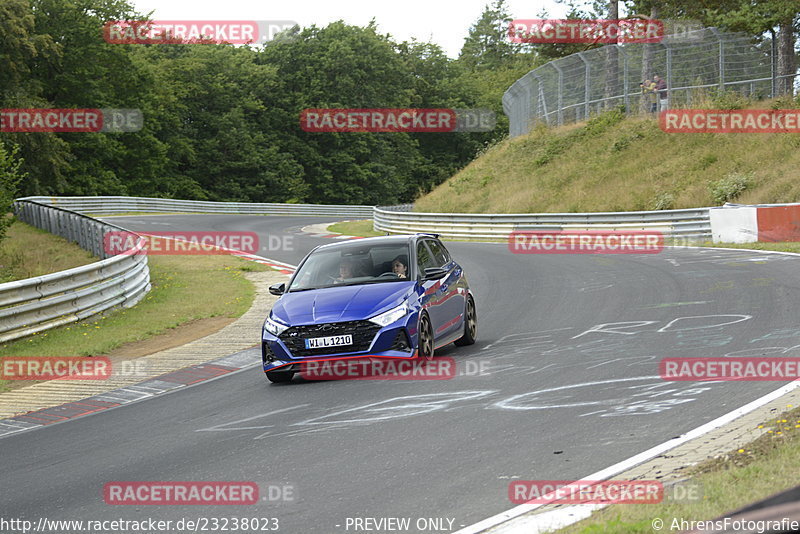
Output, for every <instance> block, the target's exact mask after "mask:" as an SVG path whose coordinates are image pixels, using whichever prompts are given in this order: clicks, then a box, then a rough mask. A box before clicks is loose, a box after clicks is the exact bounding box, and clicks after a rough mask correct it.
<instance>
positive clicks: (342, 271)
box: [333, 260, 355, 282]
mask: <svg viewBox="0 0 800 534" xmlns="http://www.w3.org/2000/svg"><path fill="white" fill-rule="evenodd" d="M354 277H355V266H354V265H353V261H352V260H342V261H341V262H340V263H339V277H338V278H334V279H333V280H334V281H335V282H344V281H345V280H347V279H348V278H354Z"/></svg>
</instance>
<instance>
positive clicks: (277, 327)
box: [264, 317, 289, 336]
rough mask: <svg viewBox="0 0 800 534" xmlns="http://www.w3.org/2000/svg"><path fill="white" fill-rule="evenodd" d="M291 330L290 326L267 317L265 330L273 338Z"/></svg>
mask: <svg viewBox="0 0 800 534" xmlns="http://www.w3.org/2000/svg"><path fill="white" fill-rule="evenodd" d="M287 328H289V326H288V325H285V324H283V323H279V322H278V321H276V320H274V319H273V318H272V317H267V320H266V321H264V330H266V331H267V332H269V333H270V334H272V335H273V336H279V335H281V334H282V333H283V331H284V330H286V329H287Z"/></svg>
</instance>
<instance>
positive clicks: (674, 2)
mask: <svg viewBox="0 0 800 534" xmlns="http://www.w3.org/2000/svg"><path fill="white" fill-rule="evenodd" d="M625 1H626V4H627V5H628V6H629V8H631V9H632V10H634V11H635V12H637V13H641V12H647V10H649V9H650V8H651V7H653V6H655V5H657V6H659V7H660V9H661V16H662V17H665V18H671V17H674V18H686V19H693V20H698V21H700V22H701V23H702V24H703V25H704V26H716V27H720V28H722V29H725V30H729V31H740V32H746V33H749V34H751V35H753V36H754V38H755V39H756V40H759V41H760V40H763V39H764V37H765V35H766V34H767V33H770V34H772V35H776V40H777V52H778V54H777V55H778V57H777V75H778V76H779V77H780V78H779V83H778V93H779V94H791V93H792V90H793V85H794V77H795V75H796V72H797V55H796V52H795V42H796V34H797V33H798V32H800V2H798V1H797V0H659V1H657V0H625Z"/></svg>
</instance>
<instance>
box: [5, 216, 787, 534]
mask: <svg viewBox="0 0 800 534" xmlns="http://www.w3.org/2000/svg"><path fill="white" fill-rule="evenodd" d="M327 220H330V221H333V220H336V219H335V218H330V219H325V218H314V217H262V216H242V215H179V216H178V215H176V216H167V215H162V216H143V217H135V216H134V217H115V218H113V221H114V222H115V223H116V224H119V225H121V226H123V227H126V228H129V229H132V230H139V231H145V232H146V231H176V230H195V231H197V230H239V231H252V232H256V233H258V234H259V236H260V238H261V243H262V245H263V246H266V247H267V250H261V251H260V252H259V253H260V254H261V255H262V256H266V257H268V258H272V259H276V260H279V261H283V262H287V263H292V264H297V263H298V262H299V261H300V260H301V259H302V257H303V256H304V255H305V253H306V252H308V250H310V248H312V247H313V246H315V245H317V244H322V243H329V242H331V240H330V239H322V238H316V237H312V236H309V235H306V234H302V233H301V232H300V228H302V227H303V226H306V225H308V224H314V223H319V222H325V221H327ZM270 236H278V237H279V238H280V239H279V240H278V241H281V246H279V247H276V248H273V249H272V250H270V249H269V244H270V239H269V238H270ZM283 236H287V237H291V239H290V240H289V241H286V240H283ZM272 242H273V243H277V241H276V240H275V239H273V240H272ZM283 243H291V249H284V248H283ZM447 247H448V248H449V250H450V252H451V254H452V255H453V256H454V257H455V259H456V260H457V261H458V262H459V263H461V265H462V266H463V267H464V269H465V272H466V274H467V277H468V279H469V282H470V285H471V287H472V289H473V292H474V294H475V298H476V302H477V308H478V323H479V327H478V343H477V344H475V345H474V346H471V347H461V348H458V347H454V346H452V345H450V346H447V347H444V348H442V349H441V350H439V351H437V356H448V357H452V358H454V359H455V361H456V362H457V366H458V369H459V372H460V374H459V375H458V376H456V377H455V378H453V379H451V380H421V381H413V380H405V381H385V380H384V381H372V380H366V381H331V382H304V381H302V380H299V379H296V380H295V382H293V383H291V384H286V385H277V384H270V383H269V382H268V381H267V380H266V379H265V377H264V375H263V373H262V372H261V370H260V369H259V368H258V367H253V368H251V369H249V370H246V371H244V372H239V373H235V374H231V375H229V376H225V377H223V378H220V379H217V380H214V381H211V382H208V383H204V384H200V385H198V386H196V387H190V388H187V389H184V390H180V391H176V392H174V393H170V394H167V395H164V396H161V397H156V398H153V399H150V400H147V401H145V402H140V403H135V404H131V405H127V406H124V407H121V408H118V409H113V410H109V411H107V412H103V413H98V414H96V415H92V416H89V417H84V418H80V419H76V420H74V421H69V422H66V423H62V424H58V425H53V426H52V427H45V428H42V429H38V430H36V431H32V432H26V433H21V434H18V435H10V436H7V437H5V438H2V439H0V454H2V457H3V458H4V462H3V477H2V478H3V484H2V485H1V486H0V493H1V494H2V496H1V497H0V502H1V503H2V516H3V517H5V518H26V519H29V520H32V521H34V523H35V522H36V521H37V520H38V519H39V518H40V517H46V518H48V519H51V520H52V519H74V520H102V519H117V518H123V519H130V520H142V519H145V518H148V517H150V518H156V519H162V520H173V521H177V520H178V519H180V518H192V519H197V518H198V517H206V518H210V517H217V518H223V517H225V518H232V517H239V518H243V517H248V518H256V517H262V518H268V517H269V518H278V519H279V522H280V532H286V533H290V534H295V533H297V534H300V533H311V532H313V533H337V532H353V531H354V529H353V526H352V518H367V517H369V518H376V519H377V518H389V517H398V518H410V519H411V525H412V528H410V529H409V530H408V532H418V531H422V532H434V531H438V532H447V531H454V530H458V528H460V527H463V526H465V525H469V524H472V523H475V522H477V521H479V520H481V519H484V518H486V517H488V516H491V515H494V514H497V513H499V512H502V511H504V510H506V509H508V508H511V507H513V506H514V505H513V504H512V503H511V502H510V501H509V499H508V484H509V482H511V481H512V480H516V479H522V480H574V479H578V478H581V477H584V476H586V475H587V474H589V473H593V472H595V471H599V470H600V469H602V468H604V467H606V466H608V465H611V464H613V463H616V462H619V461H621V460H623V459H625V458H628V457H630V456H633V455H634V454H636V453H638V452H641V451H643V450H645V449H648V448H649V447H652V446H654V445H656V444H659V443H662V442H664V441H666V440H668V439H670V438H672V437H675V436H677V435H679V434H681V433H683V432H686V431H688V430H690V429H693V428H695V427H698V426H700V425H701V424H703V423H705V422H707V421H710V420H712V419H714V418H716V417H719V416H720V415H722V414H724V413H727V412H729V411H731V410H732V409H734V408H735V407H738V406H741V405H743V404H745V403H747V402H749V401H751V400H754V399H756V398H758V397H760V396H762V395H764V394H766V393H767V392H770V391H772V390H775V389H777V388H778V387H780V386H781V385H783V383H778V382H724V383H723V382H705V383H697V382H667V381H663V380H661V379H660V377H659V371H658V362H659V360H660V359H661V358H663V357H668V356H686V357H703V356H725V355H730V356H757V355H771V356H778V355H784V356H795V357H796V356H798V352H800V349H794V347H795V346H798V345H800V327H799V326H798V325H797V309H798V307H797V302H798V297H799V296H800V294H799V293H798V285H799V284H800V270H798V261H800V258H797V257H792V256H782V255H762V254H757V253H754V252H750V251H729V250H715V249H667V250H665V251H663V252H661V253H659V254H648V255H645V254H637V255H568V254H561V255H537V254H512V253H511V252H509V250H508V247H507V246H506V245H504V244H485V243H464V242H449V243H447ZM611 323H623V324H611ZM601 325H605V326H601ZM254 335H255V336H257V335H258V334H257V333H254ZM254 342H257V339H255V340H254ZM481 370H482V371H481ZM113 481H253V482H255V483H257V484H258V485H259V487H260V488H261V489H262V493H267V491H268V487H269V486H270V485H282V486H283V485H291V486H292V487H293V489H294V495H293V497H294V499H293V500H292V501H286V502H270V501H262V502H261V503H260V504H257V505H251V506H177V505H171V506H165V505H160V506H159V505H149V506H121V505H108V504H106V503H105V502H104V500H103V486H104V484H106V483H108V482H113ZM348 518H351V521H350V522H349V523H348ZM424 518H444V523H443V525H444V527H448V525H452V526H451V527H450V528H443V529H440V530H433V529H431V528H427V529H420V530H417V529H416V528H414V525H415V523H416V521H417V520H418V519H424ZM451 519H452V524H451V523H450V522H449V520H451ZM347 525H351V526H350V527H349V528H347ZM386 531H388V530H387V529H385V528H384V529H383V530H372V531H371V532H386ZM362 532H363V530H362Z"/></svg>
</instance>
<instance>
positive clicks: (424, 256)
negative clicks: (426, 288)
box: [417, 241, 436, 275]
mask: <svg viewBox="0 0 800 534" xmlns="http://www.w3.org/2000/svg"><path fill="white" fill-rule="evenodd" d="M430 267H436V261H435V260H434V259H433V255H432V254H431V252H430V251H429V250H428V247H426V246H425V242H424V241H420V242H419V243H417V272H418V273H419V274H420V275H422V274H424V273H425V269H428V268H430Z"/></svg>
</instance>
